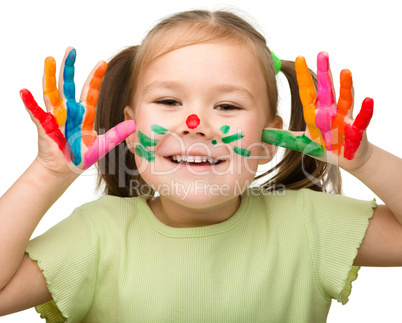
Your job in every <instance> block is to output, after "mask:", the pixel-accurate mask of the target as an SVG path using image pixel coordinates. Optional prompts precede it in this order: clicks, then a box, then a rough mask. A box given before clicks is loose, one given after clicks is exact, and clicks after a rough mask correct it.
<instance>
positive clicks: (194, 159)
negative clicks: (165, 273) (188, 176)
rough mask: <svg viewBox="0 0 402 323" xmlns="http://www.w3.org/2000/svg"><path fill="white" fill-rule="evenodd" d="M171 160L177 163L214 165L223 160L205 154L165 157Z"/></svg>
mask: <svg viewBox="0 0 402 323" xmlns="http://www.w3.org/2000/svg"><path fill="white" fill-rule="evenodd" d="M167 158H168V159H170V161H171V162H173V163H175V164H179V165H192V166H214V165H218V164H220V163H221V162H223V161H222V160H220V159H217V158H213V157H207V156H184V155H174V156H169V157H167Z"/></svg>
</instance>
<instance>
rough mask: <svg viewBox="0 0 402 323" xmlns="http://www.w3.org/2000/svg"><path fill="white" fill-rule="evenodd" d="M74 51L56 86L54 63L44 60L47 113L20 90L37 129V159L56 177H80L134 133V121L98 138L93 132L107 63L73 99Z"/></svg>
mask: <svg viewBox="0 0 402 323" xmlns="http://www.w3.org/2000/svg"><path fill="white" fill-rule="evenodd" d="M75 58H76V51H75V49H74V48H71V47H69V48H67V50H66V53H65V56H64V59H63V64H62V66H61V71H60V77H59V89H57V87H56V63H55V60H54V58H53V57H47V58H46V60H45V71H44V75H43V95H44V101H45V105H46V110H47V112H45V111H43V109H42V108H41V107H39V106H38V104H37V103H36V101H35V99H34V98H33V96H32V94H31V93H30V92H29V91H28V90H26V89H23V90H21V91H20V95H21V98H22V101H23V102H24V104H25V107H26V108H27V110H28V112H29V114H30V116H31V118H32V121H33V122H34V123H35V124H36V126H37V128H38V136H39V139H38V156H37V160H38V161H39V162H40V163H41V164H42V165H43V166H44V167H46V168H47V169H48V170H50V171H52V172H55V173H58V174H71V171H74V172H75V173H78V174H80V173H81V172H82V171H83V170H85V169H87V168H88V167H90V166H91V165H93V164H94V163H95V162H96V161H98V160H99V159H100V158H101V157H103V156H104V155H105V154H106V153H107V152H108V151H109V150H111V149H112V148H114V147H115V146H116V145H118V144H119V143H120V142H121V141H123V140H124V139H126V138H127V137H128V136H129V135H130V134H132V133H133V132H135V129H136V125H135V122H134V121H124V122H122V123H120V124H118V125H116V126H115V127H114V128H112V129H110V130H109V131H108V132H106V133H105V134H103V135H101V136H98V135H97V133H96V132H95V131H94V129H93V123H94V119H95V106H96V102H97V100H98V95H99V88H100V86H101V83H102V78H103V76H104V74H105V72H106V68H107V64H106V62H104V61H101V62H99V63H98V64H97V65H96V66H95V68H94V69H93V70H92V72H91V73H90V75H89V76H88V79H87V81H86V83H85V85H84V87H83V89H82V93H81V98H80V101H79V102H77V101H76V100H75V84H74V63H75Z"/></svg>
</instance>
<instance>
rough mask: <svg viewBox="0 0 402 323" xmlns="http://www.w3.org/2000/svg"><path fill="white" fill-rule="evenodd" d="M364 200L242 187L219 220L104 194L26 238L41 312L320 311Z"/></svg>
mask: <svg viewBox="0 0 402 323" xmlns="http://www.w3.org/2000/svg"><path fill="white" fill-rule="evenodd" d="M374 207H375V202H374V201H371V202H367V201H359V200H354V199H351V198H347V197H343V196H339V195H333V194H325V193H317V192H314V191H311V190H308V189H302V190H297V191H293V190H287V191H282V192H274V193H268V192H266V191H264V190H261V189H251V190H249V192H248V194H247V195H244V196H243V197H242V201H241V204H240V207H239V209H238V210H237V212H236V213H235V214H234V215H233V216H232V217H231V218H229V219H228V220H226V221H225V222H222V223H219V224H215V225H210V226H205V227H199V228H173V227H169V226H166V225H164V224H163V223H161V222H160V221H159V220H158V219H157V218H156V217H155V215H154V214H153V213H152V212H151V210H150V208H149V207H148V204H147V202H146V200H145V199H143V198H119V197H112V196H104V197H102V198H100V199H99V200H97V201H95V202H91V203H88V204H85V205H83V206H81V207H79V208H77V209H76V210H75V211H74V213H73V214H72V215H71V216H70V217H68V218H67V219H65V220H63V221H62V222H60V223H59V224H57V225H56V226H55V227H53V228H51V229H50V230H49V231H48V232H46V233H45V234H44V235H42V236H40V237H37V238H35V239H33V240H32V241H31V242H30V243H29V245H28V248H27V252H28V253H29V255H30V257H31V258H32V259H34V260H37V261H38V263H39V266H40V268H41V269H42V270H43V271H44V275H45V277H46V280H47V284H48V288H49V290H50V292H51V293H52V295H53V301H51V302H48V303H46V304H43V305H40V306H38V307H37V308H36V309H37V311H38V312H40V313H41V314H42V317H45V318H47V321H48V322H63V321H65V320H64V318H63V316H64V317H66V318H68V319H67V320H66V321H67V322H108V323H110V322H118V323H124V322H130V323H133V322H147V323H148V322H174V323H178V322H191V323H194V322H203V323H205V322H208V323H209V322H219V323H222V322H230V323H234V322H246V323H249V322H281V323H283V322H298V323H300V322H325V321H326V318H327V315H328V311H329V307H330V304H331V299H332V298H335V299H337V300H338V301H340V302H342V303H346V302H347V300H348V297H349V294H350V291H351V282H352V281H353V280H354V279H356V277H357V271H358V269H359V268H358V267H353V266H352V264H353V260H354V258H355V256H356V253H357V248H358V247H359V245H360V243H361V241H362V239H363V237H364V234H365V232H366V229H367V226H368V222H369V218H370V217H371V216H372V214H373V208H374Z"/></svg>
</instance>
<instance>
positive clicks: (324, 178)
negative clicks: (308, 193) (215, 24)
mask: <svg viewBox="0 0 402 323" xmlns="http://www.w3.org/2000/svg"><path fill="white" fill-rule="evenodd" d="M281 72H282V73H283V74H284V75H285V76H286V78H287V80H288V83H289V86H290V93H291V115H290V124H289V130H291V131H304V130H305V129H306V123H305V121H304V117H303V105H302V103H301V101H300V97H299V86H298V84H297V78H296V70H295V63H294V62H292V61H286V60H282V61H281ZM310 73H311V76H312V79H313V82H314V85H315V87H316V88H317V77H316V75H315V73H314V72H313V71H311V70H310ZM270 173H273V174H275V175H274V176H273V177H272V178H271V179H270V180H269V181H268V182H266V183H264V184H263V187H265V188H266V189H268V190H274V189H276V188H278V187H283V186H284V187H286V188H287V189H300V188H309V189H312V190H314V191H322V192H333V193H336V194H341V186H342V180H341V174H340V171H339V167H337V166H335V165H332V164H328V163H326V162H321V161H318V160H316V159H314V158H312V157H309V156H307V155H305V154H303V153H301V152H298V151H294V150H290V149H287V150H286V151H285V153H284V156H283V159H282V160H281V161H280V162H279V163H278V164H277V165H276V166H274V167H273V168H272V169H270V170H269V171H268V172H267V173H265V174H262V175H260V176H259V177H258V178H261V177H263V176H266V175H268V174H270Z"/></svg>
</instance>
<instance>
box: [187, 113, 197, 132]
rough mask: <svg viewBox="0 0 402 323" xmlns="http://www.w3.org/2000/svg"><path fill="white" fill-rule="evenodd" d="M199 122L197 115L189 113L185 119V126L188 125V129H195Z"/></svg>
mask: <svg viewBox="0 0 402 323" xmlns="http://www.w3.org/2000/svg"><path fill="white" fill-rule="evenodd" d="M199 124H200V118H198V116H197V115H196V114H190V115H189V116H188V117H187V120H186V125H187V127H189V128H190V129H195V128H197V127H198V125H199Z"/></svg>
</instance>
